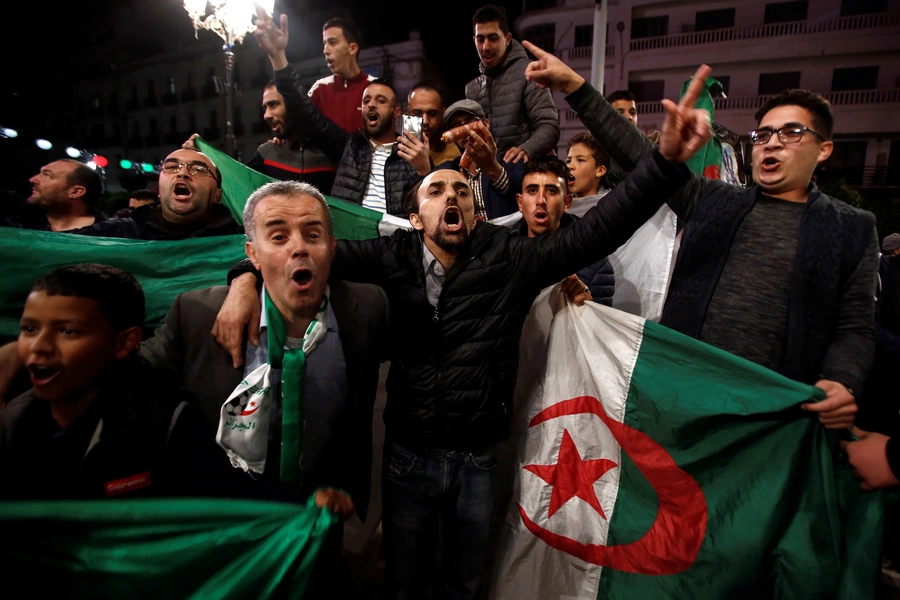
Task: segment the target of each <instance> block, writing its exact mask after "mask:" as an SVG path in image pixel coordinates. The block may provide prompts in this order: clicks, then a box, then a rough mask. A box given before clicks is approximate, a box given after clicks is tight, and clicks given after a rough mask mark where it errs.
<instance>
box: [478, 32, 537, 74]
mask: <svg viewBox="0 0 900 600" xmlns="http://www.w3.org/2000/svg"><path fill="white" fill-rule="evenodd" d="M518 60H528V55H527V54H525V48H524V47H523V46H522V44H520V43H519V42H518V41H517V40H513V41H511V42H510V43H509V46H507V47H506V54H505V55H504V56H503V60H501V61H500V64H499V65H497V66H496V67H494V68H493V69H487V68H485V66H484V63H483V62H480V63H478V70H480V71H481V72H482V73H483V74H484V75H488V76H490V77H496V76H497V75H500V74H501V73H503V72H504V71H506V69H508V68H509V67H510V65H512V64H513V63H514V62H516V61H518Z"/></svg>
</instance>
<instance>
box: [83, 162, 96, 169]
mask: <svg viewBox="0 0 900 600" xmlns="http://www.w3.org/2000/svg"><path fill="white" fill-rule="evenodd" d="M85 164H86V165H87V166H88V167H89V168H91V169H93V170H95V171H96V170H97V163H95V162H94V161H92V160H89V161H87V162H86V163H85Z"/></svg>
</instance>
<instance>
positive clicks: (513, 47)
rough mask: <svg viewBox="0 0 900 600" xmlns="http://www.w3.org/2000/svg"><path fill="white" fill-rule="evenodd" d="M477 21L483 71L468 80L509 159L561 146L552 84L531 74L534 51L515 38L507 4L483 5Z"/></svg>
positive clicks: (468, 92)
mask: <svg viewBox="0 0 900 600" xmlns="http://www.w3.org/2000/svg"><path fill="white" fill-rule="evenodd" d="M472 25H473V27H474V29H475V36H474V38H473V39H474V40H475V48H476V49H477V50H478V56H479V57H480V58H481V63H480V64H479V65H478V68H479V70H480V71H481V75H480V76H479V77H477V78H476V79H473V80H472V81H470V82H469V83H468V84H467V85H466V98H468V99H469V100H475V101H476V102H478V103H479V104H481V106H482V108H484V112H485V114H487V118H488V119H490V121H491V123H492V124H493V128H494V138H495V139H496V140H497V148H498V149H499V150H500V152H502V153H503V160H504V161H506V162H513V163H517V162H519V161H522V160H528V159H529V158H533V157H535V156H541V155H543V154H548V153H549V152H550V151H552V150H555V149H556V143H557V142H559V111H557V110H556V105H555V104H554V103H553V96H552V95H551V94H550V92H549V91H548V90H542V89H540V88H539V87H537V86H536V85H535V84H534V83H533V82H531V81H528V80H526V79H525V67H526V66H528V56H527V55H526V54H525V50H524V49H523V48H522V45H521V44H520V43H519V42H517V41H516V40H514V39H512V33H510V31H509V21H508V19H507V18H506V10H504V9H503V8H502V7H500V6H494V5H492V4H488V5H486V6H482V7H481V8H479V9H478V10H477V11H476V12H475V16H474V17H473V18H472Z"/></svg>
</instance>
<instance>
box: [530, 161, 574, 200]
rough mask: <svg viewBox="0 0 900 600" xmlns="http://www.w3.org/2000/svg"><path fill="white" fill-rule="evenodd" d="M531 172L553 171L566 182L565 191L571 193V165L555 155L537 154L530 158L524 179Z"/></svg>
mask: <svg viewBox="0 0 900 600" xmlns="http://www.w3.org/2000/svg"><path fill="white" fill-rule="evenodd" d="M531 173H552V174H554V175H556V176H557V177H559V178H560V179H562V180H563V182H564V184H565V190H564V191H565V193H566V194H568V193H569V167H567V166H566V163H564V162H563V161H561V160H559V159H558V158H557V157H555V156H550V155H547V156H537V157H535V158H532V159H529V160H528V162H527V163H525V172H524V173H523V174H522V179H523V180H524V179H525V177H526V176H527V175H530V174H531Z"/></svg>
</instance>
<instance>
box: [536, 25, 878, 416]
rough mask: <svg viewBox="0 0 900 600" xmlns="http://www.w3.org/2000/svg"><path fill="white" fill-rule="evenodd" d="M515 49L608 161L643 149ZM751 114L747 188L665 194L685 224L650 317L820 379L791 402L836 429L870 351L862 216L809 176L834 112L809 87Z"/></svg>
mask: <svg viewBox="0 0 900 600" xmlns="http://www.w3.org/2000/svg"><path fill="white" fill-rule="evenodd" d="M525 45H526V47H527V48H528V49H529V50H530V51H531V52H533V53H534V54H535V55H536V56H538V57H539V61H538V62H535V63H532V65H530V66H529V72H528V77H529V78H530V79H532V80H533V81H536V82H538V83H539V84H541V85H543V86H546V87H550V88H552V89H553V90H556V91H559V92H563V93H565V94H567V97H566V100H567V101H568V102H569V104H570V105H571V106H572V108H574V109H575V110H576V112H578V115H579V117H581V120H582V122H583V123H584V124H585V125H586V126H587V128H588V129H589V130H590V132H591V133H592V134H593V136H594V137H595V138H596V139H597V141H598V142H599V143H600V145H601V146H603V148H604V149H605V150H606V151H607V152H609V154H610V156H611V157H612V158H613V160H615V162H616V163H617V164H619V165H620V166H621V167H622V168H624V169H625V170H626V171H630V170H631V169H633V168H634V167H635V166H636V165H637V164H638V161H639V160H640V159H641V157H642V156H645V155H647V154H650V153H652V152H653V150H654V145H653V143H652V142H650V141H649V140H648V139H647V138H646V137H644V136H643V135H642V134H641V133H640V132H639V131H638V130H637V129H636V128H635V127H634V126H633V125H632V124H631V123H630V122H629V121H627V120H625V119H623V118H622V117H621V115H619V113H618V112H616V110H615V109H614V108H613V107H611V106H610V105H609V103H608V102H606V100H604V99H603V97H602V95H601V94H599V93H598V92H597V91H596V90H594V89H593V88H592V87H591V86H590V84H588V83H586V82H585V81H584V78H582V77H581V76H580V75H578V74H577V73H575V72H574V71H573V70H572V69H570V68H569V67H567V66H566V65H565V64H563V63H562V61H560V60H559V59H557V58H555V57H554V56H552V55H551V54H549V53H547V52H544V51H543V50H541V49H540V48H537V47H535V46H533V45H531V44H529V43H528V42H525ZM756 116H757V119H758V120H759V126H758V128H757V130H756V131H752V132H750V139H751V140H752V141H753V179H754V181H755V182H756V183H757V186H756V187H753V188H750V189H744V188H740V187H736V186H732V185H730V184H728V183H725V182H723V181H719V180H710V179H705V178H703V177H700V176H698V175H694V176H693V177H692V178H691V180H690V181H689V182H688V184H687V185H685V186H684V187H683V188H681V190H680V191H678V192H677V193H675V194H674V195H672V197H671V198H669V199H668V200H667V202H668V203H669V205H670V206H671V207H672V209H673V210H674V211H675V213H676V214H677V215H678V218H679V221H684V223H685V227H684V231H683V238H682V241H681V247H680V249H679V252H678V259H677V262H676V264H675V270H674V272H673V274H672V282H671V285H670V286H669V292H668V297H667V298H666V304H665V308H664V310H663V316H662V320H661V323H662V324H663V325H666V326H668V327H671V328H672V329H675V330H677V331H680V332H681V333H684V334H686V335H689V336H691V337H693V338H697V339H700V340H701V341H704V342H707V343H709V344H712V345H714V346H718V347H719V348H722V349H723V350H726V351H728V352H731V353H733V354H737V355H738V356H741V357H743V358H746V359H748V360H752V361H753V362H756V363H758V364H761V365H763V366H765V367H768V368H770V369H773V370H775V371H778V372H779V373H781V374H783V375H785V376H787V377H790V378H791V379H796V380H798V381H802V382H805V383H809V384H815V385H817V386H819V387H820V388H822V389H823V390H825V392H826V393H827V395H828V397H827V399H826V400H824V401H822V402H818V403H815V404H806V405H803V408H804V409H805V410H809V411H812V412H814V413H817V414H818V416H819V420H820V421H821V422H822V424H823V425H825V426H826V427H828V428H830V429H843V428H846V427H849V426H850V425H852V424H853V420H854V415H855V414H856V411H857V407H856V403H855V396H856V395H857V394H859V393H860V392H861V390H862V386H863V381H864V380H865V377H866V374H867V373H868V371H869V368H870V367H871V364H872V359H873V355H874V352H875V344H874V332H873V314H874V301H875V284H876V277H877V264H878V242H877V238H876V236H875V219H874V216H873V215H872V214H871V213H868V212H864V211H861V210H857V209H855V208H852V207H851V206H849V205H847V204H845V203H843V202H840V201H837V200H833V199H832V198H829V197H828V196H826V195H825V194H822V193H821V192H819V190H818V189H816V186H815V184H812V183H810V181H811V178H812V174H813V171H814V170H815V168H816V165H817V164H818V163H820V162H822V161H824V160H825V159H827V158H828V156H829V155H830V154H831V151H832V148H833V144H832V142H831V141H830V140H831V131H832V126H833V122H834V118H833V115H832V113H831V108H830V105H829V104H828V103H827V102H826V101H825V100H824V99H823V98H822V97H821V96H819V95H817V94H813V93H812V92H807V91H804V90H788V91H786V92H783V93H782V94H780V95H778V96H775V97H774V98H772V99H771V100H770V101H769V102H767V103H766V104H765V105H764V106H763V107H762V108H761V109H760V110H759V111H758V112H757V115H756ZM663 135H665V133H663Z"/></svg>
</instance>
